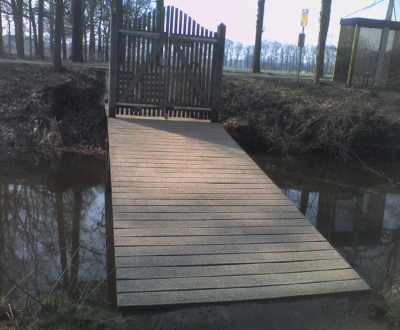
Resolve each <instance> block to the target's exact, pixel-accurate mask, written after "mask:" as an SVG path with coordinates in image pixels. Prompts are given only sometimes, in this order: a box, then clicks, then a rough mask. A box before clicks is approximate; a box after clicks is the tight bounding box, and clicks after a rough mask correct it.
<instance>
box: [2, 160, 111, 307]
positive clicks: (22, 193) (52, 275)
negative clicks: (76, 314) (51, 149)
mask: <svg viewBox="0 0 400 330" xmlns="http://www.w3.org/2000/svg"><path fill="white" fill-rule="evenodd" d="M105 168H106V159H105V157H104V156H102V157H97V156H96V157H79V156H71V155H64V156H62V157H58V156H52V157H44V156H42V155H24V156H16V155H14V156H10V155H2V156H0V300H1V299H5V300H6V302H7V303H8V302H11V303H12V304H13V307H15V304H18V302H21V301H23V300H24V299H25V298H26V297H27V296H28V297H30V298H29V301H30V302H31V303H35V299H37V298H43V296H44V295H45V294H46V293H49V292H52V291H53V290H55V289H60V288H61V289H63V290H65V291H67V292H68V293H69V294H70V296H71V297H73V298H74V299H77V300H78V301H84V300H86V299H90V300H92V301H96V302H99V303H105V302H106V301H107V294H106V291H105V290H106V282H105V279H106V278H107V269H106V228H105V216H104V174H105ZM0 303H1V301H0Z"/></svg>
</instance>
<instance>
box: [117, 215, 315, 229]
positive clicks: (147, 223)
mask: <svg viewBox="0 0 400 330" xmlns="http://www.w3.org/2000/svg"><path fill="white" fill-rule="evenodd" d="M300 226H305V227H308V226H310V223H309V222H305V221H304V219H302V218H301V217H299V219H278V220H277V219H272V220H271V219H264V220H258V219H251V220H237V219H236V220H235V219H233V220H201V221H198V220H137V219H131V220H118V219H114V228H115V229H119V228H179V227H184V228H237V227H300Z"/></svg>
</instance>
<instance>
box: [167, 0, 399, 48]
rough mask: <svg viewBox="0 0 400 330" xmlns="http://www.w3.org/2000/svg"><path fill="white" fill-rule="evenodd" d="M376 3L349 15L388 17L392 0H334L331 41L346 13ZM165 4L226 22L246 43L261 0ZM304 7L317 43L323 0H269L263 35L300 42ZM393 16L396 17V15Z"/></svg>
mask: <svg viewBox="0 0 400 330" xmlns="http://www.w3.org/2000/svg"><path fill="white" fill-rule="evenodd" d="M380 1H381V2H380ZM378 2H380V3H378ZM374 3H377V4H376V5H375V6H373V8H371V9H367V10H363V11H361V12H359V13H357V14H354V15H350V16H349V17H365V18H374V19H385V17H386V11H387V7H388V4H389V0H332V7H331V21H330V27H329V32H328V40H327V43H328V44H333V45H337V42H338V38H339V32H340V19H341V18H342V17H345V16H347V15H349V14H352V13H354V12H356V11H358V10H360V9H363V8H365V7H367V6H369V5H372V4H374ZM164 4H165V6H167V5H171V6H174V7H177V8H179V9H181V10H183V11H184V12H185V13H187V14H188V15H189V16H191V17H192V18H193V19H194V20H196V21H197V22H198V23H199V24H200V25H202V26H204V27H205V28H207V29H209V30H212V31H216V30H217V26H218V25H219V24H220V23H224V24H225V25H226V29H227V30H226V38H227V39H231V40H233V41H239V42H242V43H243V44H244V46H247V45H253V44H254V39H255V27H256V23H255V22H256V15H257V0H164ZM395 7H396V13H397V20H400V0H395ZM303 9H308V10H309V16H308V24H307V26H306V27H305V30H304V33H305V34H306V44H310V45H317V44H318V33H319V13H320V10H321V0H266V2H265V13H264V33H263V39H267V40H270V41H274V40H276V41H279V42H280V43H294V44H297V39H298V35H299V33H301V31H302V27H301V14H302V10H303ZM392 19H393V20H395V15H393V18H392Z"/></svg>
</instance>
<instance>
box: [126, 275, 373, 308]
mask: <svg viewBox="0 0 400 330" xmlns="http://www.w3.org/2000/svg"><path fill="white" fill-rule="evenodd" d="M368 290H369V287H368V286H367V285H366V284H365V282H364V281H363V280H361V279H355V280H348V281H331V282H319V283H304V284H295V285H281V286H272V287H268V286H263V287H255V288H230V289H218V290H190V291H172V292H165V291H163V292H147V293H125V294H124V293H121V294H119V295H118V305H119V306H121V307H122V306H146V305H171V304H190V303H205V302H219V301H240V300H257V299H272V298H282V297H296V296H310V295H321V294H327V293H344V292H354V291H368Z"/></svg>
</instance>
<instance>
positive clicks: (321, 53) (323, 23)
mask: <svg viewBox="0 0 400 330" xmlns="http://www.w3.org/2000/svg"><path fill="white" fill-rule="evenodd" d="M331 4H332V0H322V8H321V17H320V24H319V37H318V47H317V56H316V66H315V73H314V84H319V79H320V78H322V77H323V76H324V59H325V45H326V37H327V35H328V29H329V21H330V18H331Z"/></svg>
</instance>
